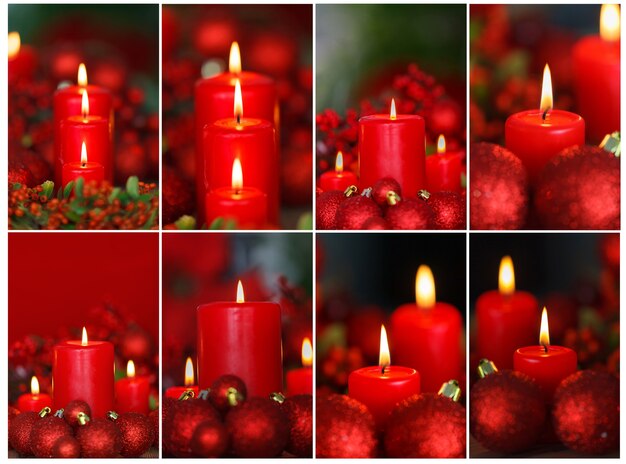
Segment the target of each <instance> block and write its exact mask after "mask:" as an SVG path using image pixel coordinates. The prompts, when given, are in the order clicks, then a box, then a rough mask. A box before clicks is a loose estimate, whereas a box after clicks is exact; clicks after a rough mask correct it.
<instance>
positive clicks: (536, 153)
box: [504, 64, 585, 183]
mask: <svg viewBox="0 0 626 464" xmlns="http://www.w3.org/2000/svg"><path fill="white" fill-rule="evenodd" d="M504 139H505V144H506V147H507V148H508V149H509V150H511V151H512V152H513V153H514V154H515V155H516V156H517V157H518V158H519V159H520V160H522V163H523V164H524V166H525V167H526V169H527V170H528V175H529V178H530V181H531V183H534V182H536V181H537V180H538V177H539V175H540V174H541V171H542V170H543V168H544V166H545V165H546V164H547V163H548V161H549V160H550V159H551V158H552V157H553V156H555V155H556V154H558V153H559V152H560V151H561V150H563V149H564V148H567V147H571V146H572V145H583V144H584V143H585V121H584V120H583V118H581V117H580V116H579V115H577V114H574V113H570V112H569V111H562V110H555V109H553V108H552V79H551V77H550V68H549V67H548V65H547V64H546V66H545V68H544V70H543V86H542V89H541V105H540V108H539V109H538V110H528V111H522V112H520V113H515V114H514V115H512V116H509V118H508V119H507V120H506V124H505V126H504Z"/></svg>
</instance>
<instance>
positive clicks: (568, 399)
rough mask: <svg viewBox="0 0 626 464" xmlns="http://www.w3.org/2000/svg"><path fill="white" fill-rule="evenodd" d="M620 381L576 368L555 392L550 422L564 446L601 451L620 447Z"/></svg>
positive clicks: (579, 450) (592, 451)
mask: <svg viewBox="0 0 626 464" xmlns="http://www.w3.org/2000/svg"><path fill="white" fill-rule="evenodd" d="M619 412H620V406H619V380H618V378H617V377H615V376H614V375H613V374H609V373H607V372H600V371H588V370H587V371H579V372H576V373H574V374H572V375H570V376H569V377H567V378H566V379H565V380H563V381H562V382H561V384H560V385H559V387H558V388H557V390H556V392H555V394H554V406H553V409H552V422H553V424H554V430H555V431H556V434H557V436H558V437H559V439H560V440H561V442H563V444H564V445H565V446H567V447H568V448H571V449H573V450H574V451H577V452H579V453H585V454H604V453H606V452H608V451H612V450H616V449H618V448H619V438H620V434H619Z"/></svg>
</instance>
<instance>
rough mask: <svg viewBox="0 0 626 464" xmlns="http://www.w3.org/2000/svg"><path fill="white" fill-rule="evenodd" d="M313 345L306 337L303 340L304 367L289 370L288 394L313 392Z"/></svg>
mask: <svg viewBox="0 0 626 464" xmlns="http://www.w3.org/2000/svg"><path fill="white" fill-rule="evenodd" d="M312 365H313V346H312V345H311V340H309V339H308V338H306V337H305V339H304V340H303V341H302V367H301V368H300V369H293V370H291V371H289V372H287V396H294V395H310V394H312V393H313V369H312V368H311V366H312Z"/></svg>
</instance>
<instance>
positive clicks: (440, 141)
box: [437, 134, 446, 155]
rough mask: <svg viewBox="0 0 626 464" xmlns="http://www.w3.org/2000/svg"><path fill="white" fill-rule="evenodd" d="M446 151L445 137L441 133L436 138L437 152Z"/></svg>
mask: <svg viewBox="0 0 626 464" xmlns="http://www.w3.org/2000/svg"><path fill="white" fill-rule="evenodd" d="M445 152H446V138H445V137H444V136H443V134H441V135H440V136H439V137H438V138H437V154H439V155H443V154H444V153H445Z"/></svg>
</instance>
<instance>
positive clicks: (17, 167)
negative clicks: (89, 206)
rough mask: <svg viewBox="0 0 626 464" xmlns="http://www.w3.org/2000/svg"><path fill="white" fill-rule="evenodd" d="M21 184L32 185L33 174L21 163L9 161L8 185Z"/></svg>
mask: <svg viewBox="0 0 626 464" xmlns="http://www.w3.org/2000/svg"><path fill="white" fill-rule="evenodd" d="M12 184H21V185H26V186H28V187H34V186H35V182H34V180H33V175H32V174H31V172H30V171H29V170H28V168H27V167H26V166H24V164H23V163H20V162H17V161H12V162H11V161H10V162H9V185H12Z"/></svg>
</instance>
